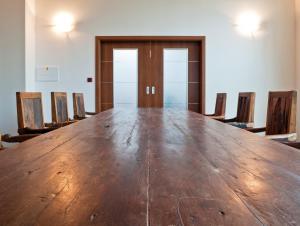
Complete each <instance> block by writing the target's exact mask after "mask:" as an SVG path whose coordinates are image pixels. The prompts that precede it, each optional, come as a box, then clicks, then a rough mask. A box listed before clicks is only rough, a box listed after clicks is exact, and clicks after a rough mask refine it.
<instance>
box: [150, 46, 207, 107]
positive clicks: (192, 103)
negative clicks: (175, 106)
mask: <svg viewBox="0 0 300 226" xmlns="http://www.w3.org/2000/svg"><path fill="white" fill-rule="evenodd" d="M200 48H201V45H200V43H198V42H174V41H170V42H167V41H153V42H151V51H152V67H151V69H152V77H153V84H155V86H156V87H157V91H158V93H159V95H157V96H156V97H155V98H154V99H153V105H154V106H156V107H163V103H164V100H163V97H164V90H163V84H164V83H163V75H164V60H163V55H164V54H163V52H164V49H187V50H188V94H187V95H188V104H187V108H188V109H189V110H191V111H196V112H200V111H201V108H202V106H201V104H200V100H201V98H200V95H201V94H200V90H201V89H202V86H201V82H200V68H201V54H200Z"/></svg>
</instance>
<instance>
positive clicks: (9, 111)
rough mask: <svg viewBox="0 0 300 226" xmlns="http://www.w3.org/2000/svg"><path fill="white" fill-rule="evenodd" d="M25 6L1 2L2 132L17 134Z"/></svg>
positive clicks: (13, 1) (22, 84) (22, 86)
mask: <svg viewBox="0 0 300 226" xmlns="http://www.w3.org/2000/svg"><path fill="white" fill-rule="evenodd" d="M24 18H25V3H24V2H23V1H20V0H1V7H0V34H1V36H0V131H2V132H3V133H8V132H9V133H12V134H13V133H16V132H17V131H16V128H17V113H16V94H15V92H16V91H20V90H24V89H25V74H24V72H25V23H24Z"/></svg>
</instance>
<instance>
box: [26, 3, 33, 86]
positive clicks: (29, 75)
mask: <svg viewBox="0 0 300 226" xmlns="http://www.w3.org/2000/svg"><path fill="white" fill-rule="evenodd" d="M35 67H36V65H35V0H25V81H26V85H25V86H26V91H34V90H35Z"/></svg>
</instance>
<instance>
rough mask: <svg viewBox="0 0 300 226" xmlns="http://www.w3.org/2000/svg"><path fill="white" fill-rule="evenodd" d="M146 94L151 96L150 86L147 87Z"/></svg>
mask: <svg viewBox="0 0 300 226" xmlns="http://www.w3.org/2000/svg"><path fill="white" fill-rule="evenodd" d="M146 94H147V95H149V94H150V87H149V86H147V87H146Z"/></svg>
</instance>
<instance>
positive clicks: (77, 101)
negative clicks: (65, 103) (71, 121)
mask: <svg viewBox="0 0 300 226" xmlns="http://www.w3.org/2000/svg"><path fill="white" fill-rule="evenodd" d="M73 108H74V117H79V118H84V117H85V107H84V97H83V93H73Z"/></svg>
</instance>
